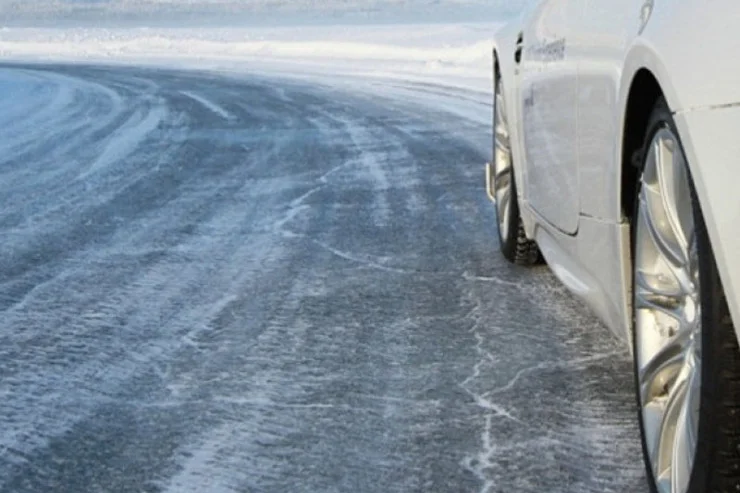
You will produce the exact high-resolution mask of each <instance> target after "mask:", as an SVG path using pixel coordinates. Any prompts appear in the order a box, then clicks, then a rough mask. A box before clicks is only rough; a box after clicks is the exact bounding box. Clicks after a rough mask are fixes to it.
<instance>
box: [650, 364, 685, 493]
mask: <svg viewBox="0 0 740 493" xmlns="http://www.w3.org/2000/svg"><path fill="white" fill-rule="evenodd" d="M685 368H686V367H685V366H684V368H683V369H682V370H681V372H680V373H679V374H678V376H677V378H676V381H675V383H674V385H673V387H672V388H671V391H670V392H669V393H668V396H667V398H664V399H665V401H664V404H663V406H664V411H663V419H662V422H661V426H660V431H659V432H658V440H657V444H656V449H655V450H654V452H653V457H655V461H654V462H653V467H654V468H655V475H656V476H661V475H663V474H665V473H670V474H671V486H672V491H674V492H675V491H683V490H676V486H677V485H676V483H674V482H673V479H674V477H675V476H676V474H675V473H674V470H673V467H674V466H675V467H676V468H680V467H682V464H674V462H673V459H674V458H675V457H676V454H677V453H680V451H677V450H676V440H677V434H678V427H679V423H680V421H681V413H682V411H683V409H684V408H685V405H686V387H687V385H686V383H687V381H688V375H689V374H688V371H687V370H686V369H685ZM684 445H685V443H684Z"/></svg>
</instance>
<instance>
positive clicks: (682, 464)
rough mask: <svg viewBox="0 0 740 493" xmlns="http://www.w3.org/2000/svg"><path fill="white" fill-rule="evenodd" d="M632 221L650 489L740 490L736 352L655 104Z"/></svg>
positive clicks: (682, 171)
mask: <svg viewBox="0 0 740 493" xmlns="http://www.w3.org/2000/svg"><path fill="white" fill-rule="evenodd" d="M645 142H646V144H645V147H644V150H643V153H642V170H641V176H640V180H639V183H638V185H637V186H638V193H637V198H636V204H635V215H634V218H635V220H634V226H633V254H634V259H633V260H634V265H633V268H634V272H633V310H634V312H633V322H634V333H633V335H634V341H633V342H634V349H635V380H636V384H637V401H638V404H639V420H640V428H641V433H642V445H643V451H644V456H645V463H646V466H647V473H648V480H649V482H650V486H651V489H652V491H653V492H654V493H729V492H740V350H739V349H738V341H737V337H736V335H735V332H734V327H733V324H732V320H731V318H730V315H729V311H728V307H727V302H726V300H725V296H724V293H723V290H722V285H721V282H720V278H719V273H718V269H717V265H716V264H715V260H714V255H713V253H712V248H711V245H710V243H709V238H708V235H707V230H706V226H705V224H704V221H703V218H702V214H701V210H700V207H699V203H698V200H697V196H696V191H695V189H694V184H693V181H692V178H691V174H690V172H689V168H688V165H687V161H686V158H685V155H684V152H683V150H682V147H681V143H680V140H679V138H678V132H677V130H676V127H675V124H674V121H673V117H672V115H671V112H670V111H669V109H668V107H667V104H666V103H665V101H663V100H661V101H659V102H658V103H657V104H656V106H655V108H654V109H653V112H652V116H651V119H650V123H649V125H648V132H647V135H646V139H645Z"/></svg>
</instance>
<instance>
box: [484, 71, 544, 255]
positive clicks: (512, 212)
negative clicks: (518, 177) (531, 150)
mask: <svg viewBox="0 0 740 493" xmlns="http://www.w3.org/2000/svg"><path fill="white" fill-rule="evenodd" d="M493 128H494V146H493V163H492V167H493V173H492V175H493V176H492V177H491V178H492V184H491V190H492V191H493V194H492V195H493V197H492V198H493V199H494V200H495V204H496V218H497V223H498V238H499V244H500V246H501V252H502V253H503V255H504V257H505V258H506V259H507V260H508V261H509V262H512V263H515V264H519V265H532V264H535V263H537V262H538V260H539V258H540V251H539V249H538V248H537V244H536V243H535V242H534V241H531V240H529V239H528V238H527V236H526V234H525V232H524V224H523V223H522V219H521V216H520V213H519V203H518V201H517V189H516V181H515V179H514V169H513V166H512V165H513V161H512V156H511V139H510V133H509V122H508V119H507V116H506V105H505V103H504V90H503V84H502V81H501V77H500V76H499V75H496V82H495V105H494V121H493Z"/></svg>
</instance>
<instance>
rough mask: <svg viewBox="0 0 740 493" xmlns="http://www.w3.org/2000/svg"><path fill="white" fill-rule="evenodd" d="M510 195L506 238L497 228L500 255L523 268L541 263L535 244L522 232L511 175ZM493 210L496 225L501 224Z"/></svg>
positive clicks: (514, 181)
mask: <svg viewBox="0 0 740 493" xmlns="http://www.w3.org/2000/svg"><path fill="white" fill-rule="evenodd" d="M511 194H512V197H513V198H512V201H511V206H510V207H509V215H510V217H509V224H511V225H512V227H510V228H509V231H508V235H507V237H506V238H504V237H503V236H502V235H501V230H500V228H497V229H498V233H497V236H498V239H499V246H500V248H501V253H502V254H503V255H504V258H505V259H506V260H508V261H509V262H511V263H513V264H516V265H523V266H527V265H536V264H538V263H540V262H541V255H540V249H539V248H538V247H537V243H535V242H534V241H532V240H530V239H528V238H527V235H526V233H525V232H524V224H523V223H522V218H521V216H520V214H519V201H518V200H517V190H516V180H515V179H514V174H513V173H512V175H511ZM494 210H496V221H497V222H496V224H501V221H500V220H499V217H498V209H496V208H494Z"/></svg>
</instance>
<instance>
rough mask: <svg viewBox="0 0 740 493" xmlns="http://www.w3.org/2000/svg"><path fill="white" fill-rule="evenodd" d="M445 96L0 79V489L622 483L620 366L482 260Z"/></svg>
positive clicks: (573, 492)
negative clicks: (0, 241)
mask: <svg viewBox="0 0 740 493" xmlns="http://www.w3.org/2000/svg"><path fill="white" fill-rule="evenodd" d="M325 82H326V81H325ZM378 88H380V90H378ZM457 91H458V92H457V93H451V92H450V89H449V88H444V87H440V86H438V85H434V84H427V83H420V82H418V81H417V82H416V83H410V82H403V81H400V80H391V79H388V80H385V81H381V80H373V81H366V82H364V83H360V82H359V81H358V80H354V81H353V80H350V79H345V80H344V82H341V83H340V82H337V81H334V82H333V83H332V84H328V83H327V84H322V82H321V81H320V80H317V81H315V83H314V84H310V85H309V84H308V83H305V82H300V81H297V80H295V79H285V78H283V79H281V78H275V77H272V78H270V77H265V76H256V75H254V76H243V75H242V76H237V75H232V76H227V75H223V74H215V73H210V74H209V73H204V72H201V73H198V72H184V71H174V70H169V71H168V70H162V69H153V68H152V69H145V68H102V67H94V66H88V67H86V66H80V65H77V66H71V65H69V66H63V65H59V66H5V67H2V68H0V107H2V108H3V111H2V112H0V128H2V129H3V130H2V135H0V204H1V206H0V236H1V237H2V238H3V248H2V249H0V313H1V314H2V315H1V319H2V324H1V326H0V430H2V431H0V492H2V493H6V492H7V493H10V492H13V493H23V492H41V491H54V492H98V491H105V492H109V491H110V492H141V491H164V492H199V493H200V492H213V493H219V492H247V491H250V492H252V491H254V492H276V491H281V492H282V491H291V492H329V491H337V492H346V491H353V492H383V493H386V492H416V491H418V492H460V491H483V492H490V493H493V492H499V491H501V492H504V491H506V492H517V493H526V492H538V493H539V492H542V491H550V492H563V493H578V492H594V493H604V492H620V493H621V492H624V491H638V490H639V489H640V488H642V487H643V479H642V465H641V458H640V457H641V456H640V451H639V443H638V436H637V431H636V425H635V413H634V404H633V396H632V382H631V378H632V377H631V371H630V363H629V359H628V355H627V353H626V350H625V348H624V347H622V346H621V345H620V343H618V342H616V341H614V340H613V339H612V338H611V336H610V335H609V333H608V331H607V330H606V329H605V328H604V327H603V326H601V325H600V324H599V323H598V322H597V321H596V320H595V319H594V318H593V317H592V316H590V315H589V314H588V313H587V312H586V311H585V310H584V309H583V308H582V307H581V306H579V304H578V303H577V302H575V301H574V300H573V299H571V298H570V297H569V296H568V295H567V294H566V293H565V291H564V289H563V288H562V287H561V286H560V284H559V283H558V282H557V281H556V280H555V279H554V277H553V276H552V275H551V274H550V273H549V271H548V270H547V269H546V268H544V267H543V268H538V269H533V270H526V269H520V268H516V267H512V266H509V265H507V264H505V263H504V262H503V260H502V259H501V258H500V256H499V255H498V254H497V252H496V251H495V246H494V245H495V230H494V228H495V226H494V225H493V218H492V208H491V206H490V205H489V204H488V203H486V199H485V194H484V193H483V191H482V189H481V185H482V179H481V171H482V170H481V164H482V163H483V162H484V161H485V159H486V157H487V145H488V143H489V142H490V135H489V128H488V125H487V121H488V116H489V114H490V108H487V107H486V106H485V103H484V101H485V98H484V97H483V96H482V95H481V94H479V93H475V92H474V91H469V92H465V90H463V89H457ZM451 94H452V95H451ZM430 95H431V96H430ZM399 96H402V97H399ZM445 98H446V99H445ZM450 98H453V99H455V100H457V103H456V104H449V105H446V103H445V101H446V100H448V99H450ZM430 99H434V100H435V101H437V104H435V105H430V104H426V103H428V102H429V101H430ZM461 101H463V102H462V103H461ZM481 115H482V116H481Z"/></svg>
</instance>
